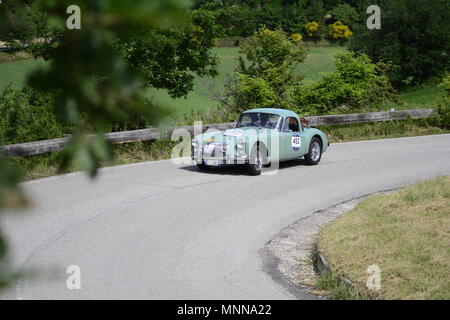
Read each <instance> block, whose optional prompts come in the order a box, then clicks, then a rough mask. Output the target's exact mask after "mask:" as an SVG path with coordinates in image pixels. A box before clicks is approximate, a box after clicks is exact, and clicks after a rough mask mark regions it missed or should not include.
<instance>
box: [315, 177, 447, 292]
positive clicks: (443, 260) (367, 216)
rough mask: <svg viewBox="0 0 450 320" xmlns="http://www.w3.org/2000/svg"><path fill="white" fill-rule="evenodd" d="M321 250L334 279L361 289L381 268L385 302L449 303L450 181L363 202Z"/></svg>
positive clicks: (323, 239)
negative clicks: (340, 277) (373, 268)
mask: <svg viewBox="0 0 450 320" xmlns="http://www.w3.org/2000/svg"><path fill="white" fill-rule="evenodd" d="M319 246H320V248H321V251H322V253H323V254H324V255H325V257H326V258H327V260H328V261H329V263H330V264H331V267H332V269H333V272H334V273H335V274H341V275H343V276H345V277H346V278H349V279H351V280H352V281H354V282H356V283H357V284H359V285H361V286H364V285H365V283H366V281H367V278H368V277H369V274H367V273H366V270H367V267H368V266H370V265H377V266H379V268H380V269H381V290H380V291H379V292H378V294H379V295H380V297H381V298H382V299H450V177H441V178H438V179H435V180H432V181H427V182H423V183H419V184H417V185H414V186H411V187H408V188H405V189H403V190H400V191H397V192H394V193H392V194H389V195H385V194H383V195H376V196H373V197H371V198H369V199H367V200H366V201H363V202H362V203H360V204H359V205H358V206H357V207H356V208H355V209H354V210H352V211H351V212H349V213H347V214H345V215H343V216H342V217H340V218H338V219H337V220H336V221H334V222H333V223H331V224H330V225H328V226H326V227H325V228H324V229H323V230H322V231H321V234H320V238H319Z"/></svg>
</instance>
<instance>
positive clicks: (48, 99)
mask: <svg viewBox="0 0 450 320" xmlns="http://www.w3.org/2000/svg"><path fill="white" fill-rule="evenodd" d="M53 105H54V98H53V96H52V95H51V94H44V93H41V92H38V91H34V90H31V89H28V88H24V89H21V90H16V89H12V88H11V87H6V88H5V89H3V91H2V92H0V140H1V141H2V143H3V144H14V143H22V142H30V141H38V140H45V139H53V138H60V137H62V136H64V133H65V129H67V128H64V127H63V126H62V125H61V124H60V123H59V122H58V120H57V116H56V115H55V113H54V110H53Z"/></svg>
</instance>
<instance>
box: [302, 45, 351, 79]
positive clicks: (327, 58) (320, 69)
mask: <svg viewBox="0 0 450 320" xmlns="http://www.w3.org/2000/svg"><path fill="white" fill-rule="evenodd" d="M346 50H347V49H346V48H345V47H340V46H327V47H312V48H310V51H309V53H308V56H307V58H306V60H305V62H304V63H302V64H300V65H299V66H297V69H296V72H297V73H298V74H304V75H305V77H306V78H305V84H310V83H312V82H315V81H318V80H320V79H321V78H322V74H323V73H328V72H333V71H335V70H336V66H335V64H334V57H335V56H336V55H337V54H338V53H340V52H344V51H346Z"/></svg>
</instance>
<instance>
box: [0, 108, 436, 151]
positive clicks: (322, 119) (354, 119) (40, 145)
mask: <svg viewBox="0 0 450 320" xmlns="http://www.w3.org/2000/svg"><path fill="white" fill-rule="evenodd" d="M433 113H434V110H433V109H417V110H401V111H386V112H370V113H354V114H342V115H328V116H314V117H305V119H306V120H307V121H308V122H309V125H310V126H312V127H320V126H324V125H336V124H351V123H364V122H380V121H392V120H406V119H423V118H429V117H431V116H433ZM234 125H235V122H227V123H216V124H208V125H204V126H203V128H202V129H203V131H206V130H214V129H216V130H225V129H230V128H233V127H234ZM176 129H184V130H187V131H189V132H190V133H191V134H193V133H194V126H183V127H173V128H147V129H140V130H132V131H121V132H111V133H106V134H104V137H105V139H106V140H107V141H109V142H111V143H127V142H136V141H154V140H158V139H160V138H164V137H166V138H170V136H171V134H172V132H173V131H175V130H176ZM69 141H70V137H66V138H60V139H52V140H42V141H35V142H27V143H20V144H10V145H6V146H1V147H0V152H1V153H2V154H3V155H4V156H5V157H25V156H30V155H36V154H42V153H48V152H56V151H62V150H64V148H65V146H66V144H67V143H68V142H69Z"/></svg>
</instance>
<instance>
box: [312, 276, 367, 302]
mask: <svg viewBox="0 0 450 320" xmlns="http://www.w3.org/2000/svg"><path fill="white" fill-rule="evenodd" d="M315 289H316V292H318V293H321V294H324V295H326V296H328V297H329V298H331V299H333V300H370V299H371V296H370V295H369V294H368V292H365V291H364V290H361V289H358V288H355V287H352V286H350V285H349V284H347V283H346V282H344V281H343V280H342V279H341V278H340V277H339V276H337V275H335V274H333V273H332V272H324V273H322V274H321V275H320V276H319V277H318V278H317V282H316V285H315Z"/></svg>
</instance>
